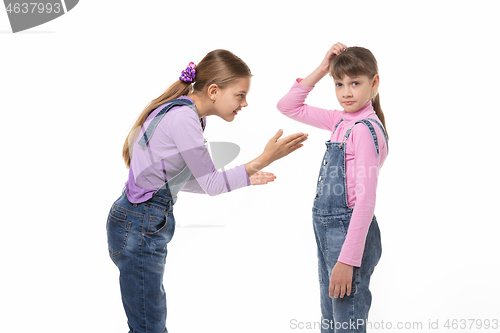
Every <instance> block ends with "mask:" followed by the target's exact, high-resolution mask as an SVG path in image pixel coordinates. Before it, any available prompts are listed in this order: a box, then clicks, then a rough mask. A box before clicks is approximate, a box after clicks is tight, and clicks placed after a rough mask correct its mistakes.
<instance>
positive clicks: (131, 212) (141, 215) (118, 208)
mask: <svg viewBox="0 0 500 333" xmlns="http://www.w3.org/2000/svg"><path fill="white" fill-rule="evenodd" d="M113 208H115V209H117V210H118V211H124V212H127V213H129V214H132V215H134V216H138V217H144V214H141V213H137V212H134V211H131V210H128V209H126V208H123V207H121V206H118V205H115V204H113Z"/></svg>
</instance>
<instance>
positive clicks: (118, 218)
mask: <svg viewBox="0 0 500 333" xmlns="http://www.w3.org/2000/svg"><path fill="white" fill-rule="evenodd" d="M177 105H188V106H190V107H191V108H192V109H193V111H195V112H196V114H197V115H198V112H197V111H196V107H195V106H194V104H193V103H192V102H191V101H189V100H185V99H178V100H172V101H169V102H167V103H165V104H163V105H161V106H160V107H161V108H163V110H161V111H160V112H159V113H158V114H157V115H156V116H155V118H154V119H153V120H152V121H151V122H150V124H149V126H148V128H147V130H146V131H145V132H143V137H142V138H141V139H140V140H139V146H141V147H142V148H143V149H147V148H148V147H149V144H148V141H149V139H150V138H151V137H152V135H153V132H154V130H155V128H156V126H157V125H158V123H159V121H160V120H161V119H162V118H163V116H164V115H165V114H166V112H168V111H169V110H170V109H171V108H172V107H173V106H177ZM190 176H191V171H190V170H189V169H188V168H187V166H186V167H185V168H184V169H182V171H181V172H179V174H177V175H176V176H175V177H173V178H172V179H171V180H169V181H168V183H165V184H164V185H163V186H162V187H161V188H160V189H158V190H157V191H156V192H155V193H154V194H153V197H152V198H151V199H149V200H147V201H145V202H141V203H137V204H135V203H131V202H130V201H129V200H128V199H127V196H126V193H125V190H124V191H123V193H122V195H121V197H120V198H118V200H116V201H115V202H114V204H113V206H112V207H111V210H110V212H109V215H108V220H107V224H106V229H107V234H108V249H109V255H110V257H111V259H112V260H113V262H114V263H115V264H116V265H117V266H118V269H119V270H120V290H121V295H122V301H123V306H124V308H125V313H126V314H127V318H128V325H129V328H130V331H129V333H160V332H167V329H166V326H165V322H166V317H167V305H166V297H165V290H164V288H163V273H164V270H165V260H166V256H167V243H168V242H169V241H170V240H171V239H172V236H173V234H174V230H175V219H174V214H173V205H174V203H175V194H176V193H177V192H178V191H179V190H180V189H181V188H182V186H184V185H185V183H186V182H187V180H188V179H189V178H190ZM171 184H172V186H170V185H171ZM171 189H173V190H171Z"/></svg>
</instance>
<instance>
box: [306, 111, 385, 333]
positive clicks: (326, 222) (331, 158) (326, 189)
mask: <svg viewBox="0 0 500 333" xmlns="http://www.w3.org/2000/svg"><path fill="white" fill-rule="evenodd" d="M341 122H342V120H341V121H340V122H339V123H337V125H335V129H334V131H333V133H335V131H336V130H337V127H338V126H339V124H340V123H341ZM372 122H374V123H375V124H377V125H378V126H380V128H381V129H382V131H383V133H384V136H385V137H386V140H387V135H386V133H385V130H384V128H383V127H382V125H381V124H380V123H379V122H378V121H376V120H375V119H371V118H366V119H363V120H360V121H357V122H356V123H355V124H354V125H353V126H352V127H351V128H350V129H348V130H347V131H346V134H345V135H344V138H343V141H342V142H331V141H326V142H325V144H326V152H325V155H324V158H323V161H322V165H321V168H320V172H319V178H318V183H317V188H316V197H315V198H314V204H313V209H312V217H313V226H314V234H315V237H316V244H317V246H318V273H319V282H320V297H321V315H322V321H321V332H322V333H333V332H335V333H338V332H356V333H361V332H366V320H367V318H368V311H369V309H370V305H371V293H370V290H369V288H368V287H369V282H370V276H371V274H372V273H373V270H374V268H375V266H376V265H377V263H378V261H379V259H380V255H381V253H382V247H381V242H380V231H379V228H378V224H377V220H376V218H375V216H373V219H372V221H371V223H370V227H369V230H368V234H367V237H366V243H365V249H364V252H363V257H362V262H361V267H353V279H352V286H351V294H350V296H347V295H345V296H344V297H343V298H340V297H339V298H330V296H329V286H330V277H331V272H332V269H333V267H334V266H335V264H336V263H337V260H338V257H339V255H340V251H341V249H342V245H343V243H344V241H345V237H346V235H347V230H348V228H349V222H350V220H351V216H352V212H353V208H349V206H348V204H347V183H346V170H345V165H346V163H345V152H346V142H347V139H348V138H349V135H350V133H351V131H352V129H353V128H354V126H355V125H356V124H358V123H362V124H364V125H366V126H367V127H368V129H369V130H370V132H371V135H372V138H373V143H374V145H375V149H376V151H377V156H378V154H379V146H378V138H377V135H376V133H375V130H374V128H373V125H372Z"/></svg>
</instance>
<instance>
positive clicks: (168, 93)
mask: <svg viewBox="0 0 500 333" xmlns="http://www.w3.org/2000/svg"><path fill="white" fill-rule="evenodd" d="M190 88H191V82H184V81H181V80H178V81H176V82H174V83H173V84H172V85H171V86H170V87H168V88H167V90H165V92H164V93H163V94H161V95H160V96H158V97H157V98H156V99H154V100H152V101H151V102H150V103H149V104H148V106H146V108H145V109H144V110H143V111H142V112H141V114H140V115H139V118H137V120H136V122H135V124H134V125H133V126H132V129H131V130H130V132H129V133H128V135H127V138H126V139H125V143H124V144H123V151H122V157H123V160H124V161H125V165H126V166H127V169H128V168H130V157H131V155H132V146H133V145H134V141H135V139H136V138H137V134H138V132H139V129H140V128H141V127H142V125H143V124H144V122H145V121H146V119H147V118H148V116H149V114H150V113H151V111H153V110H154V109H156V108H157V107H158V106H160V105H162V104H164V103H166V102H168V101H170V100H173V99H176V98H179V97H180V96H182V95H187V94H188V93H189V91H190Z"/></svg>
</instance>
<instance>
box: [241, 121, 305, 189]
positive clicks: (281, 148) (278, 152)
mask: <svg viewBox="0 0 500 333" xmlns="http://www.w3.org/2000/svg"><path fill="white" fill-rule="evenodd" d="M281 135H283V130H281V129H280V130H279V131H278V133H276V135H274V136H273V137H272V138H271V140H269V142H268V143H267V145H266V147H265V148H264V152H263V153H262V154H261V155H260V156H259V157H257V158H255V159H254V160H252V161H250V162H248V163H246V164H245V168H246V171H247V174H248V177H249V178H250V180H251V177H252V176H253V175H254V174H256V173H257V172H258V171H259V170H262V169H264V168H265V167H266V166H268V165H269V164H271V163H273V162H274V161H276V160H279V159H280V158H282V157H285V156H286V155H288V154H290V153H291V152H293V151H295V150H297V149H299V148H300V147H302V146H303V144H302V142H304V141H306V140H307V136H308V135H309V134H307V133H305V134H304V133H295V134H292V135H289V136H287V137H286V138H283V139H279V138H280V137H281ZM273 176H274V175H273ZM262 180H263V179H262V178H261V179H260V180H259V181H262ZM251 181H252V180H251ZM255 181H258V180H257V179H256V180H255Z"/></svg>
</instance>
